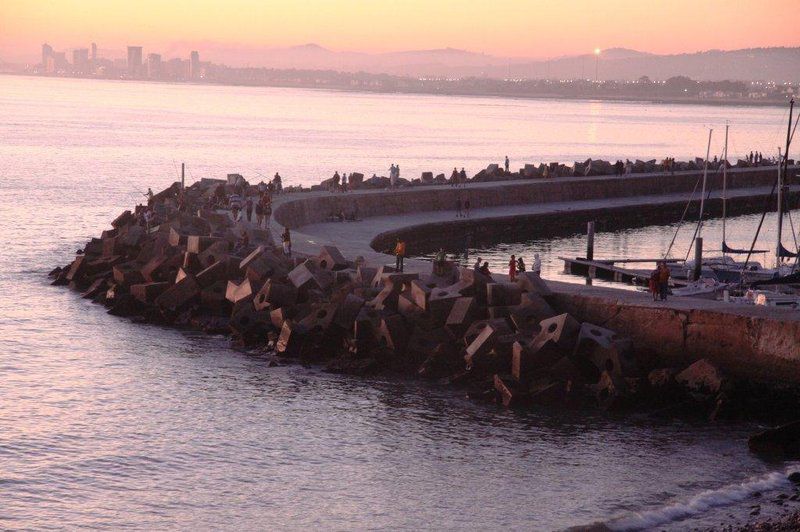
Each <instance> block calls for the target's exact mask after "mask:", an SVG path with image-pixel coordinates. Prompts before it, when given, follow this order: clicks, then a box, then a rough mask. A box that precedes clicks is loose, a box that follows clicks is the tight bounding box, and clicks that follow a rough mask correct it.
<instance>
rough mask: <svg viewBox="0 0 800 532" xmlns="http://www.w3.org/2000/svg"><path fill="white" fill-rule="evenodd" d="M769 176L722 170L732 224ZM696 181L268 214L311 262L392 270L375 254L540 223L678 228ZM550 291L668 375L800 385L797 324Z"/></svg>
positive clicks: (616, 180)
mask: <svg viewBox="0 0 800 532" xmlns="http://www.w3.org/2000/svg"><path fill="white" fill-rule="evenodd" d="M797 169H798V167H796V166H795V167H791V169H790V171H791V172H792V173H796V171H797ZM776 172H777V169H776V168H775V167H759V168H747V169H731V170H729V172H728V213H729V214H732V213H737V212H760V211H761V209H762V208H763V207H764V205H765V201H766V200H767V199H768V198H769V195H770V191H771V187H772V184H773V183H774V181H775V175H776ZM698 177H699V174H698V173H697V172H683V173H676V174H675V175H670V174H664V173H657V174H636V175H629V176H622V177H617V176H603V177H588V178H580V177H576V178H556V179H549V180H543V179H539V180H516V181H508V182H491V183H471V184H468V185H467V186H465V187H461V188H453V187H449V186H434V187H413V188H409V189H400V190H370V191H356V192H349V193H347V194H331V193H327V192H325V193H322V192H313V193H302V194H287V195H283V196H279V197H278V198H276V200H275V202H274V215H273V219H272V221H271V229H272V231H273V234H274V235H279V234H280V232H281V231H282V229H283V227H284V226H289V227H290V228H291V229H292V240H293V246H294V249H296V250H298V251H305V252H308V253H316V252H317V251H318V249H319V246H321V245H327V244H330V245H335V246H337V247H338V248H339V249H340V250H341V251H342V253H344V254H345V255H347V256H352V257H356V256H362V257H364V258H365V259H366V260H367V262H369V263H373V264H389V263H393V258H392V257H389V256H387V255H385V254H383V253H381V251H382V250H388V249H390V248H391V246H392V244H393V242H394V240H395V238H397V237H398V236H402V237H403V238H404V239H406V240H407V242H408V249H409V252H410V253H411V254H412V255H413V254H414V253H415V251H422V250H424V251H429V250H431V249H436V248H438V247H439V246H440V245H442V246H446V243H447V242H452V240H453V238H454V237H457V235H459V234H462V233H463V231H465V230H466V229H470V228H471V229H472V230H484V231H499V230H508V229H509V228H514V227H515V226H517V225H522V224H525V225H530V223H531V222H535V223H536V224H537V225H538V226H540V227H542V228H543V230H545V231H547V230H551V231H552V230H554V228H555V230H556V231H557V230H564V231H574V232H581V231H582V230H583V228H584V227H585V224H586V222H587V221H589V220H593V219H603V217H606V218H613V219H615V220H620V219H621V220H622V222H621V223H623V224H624V223H632V224H637V223H639V224H641V223H667V222H670V221H675V220H677V218H678V217H679V216H680V213H681V212H682V209H683V207H684V206H685V204H686V202H687V201H688V200H689V198H690V196H691V193H692V190H693V189H694V187H695V185H696V183H697V179H698ZM708 186H709V189H711V190H712V192H711V197H710V198H711V199H710V201H709V202H708V203H707V208H710V209H711V211H712V212H713V211H714V210H715V208H717V207H718V206H719V204H720V201H721V200H720V192H719V191H720V190H721V176H720V175H713V176H710V178H709V185H708ZM796 193H797V192H796V191H794V192H793V194H796ZM698 194H699V192H698ZM459 197H460V198H462V199H465V198H469V200H470V202H471V204H472V213H471V217H470V218H466V219H464V218H459V219H457V220H456V219H455V218H454V210H455V203H456V200H457V199H458V198H459ZM695 198H698V196H697V195H695ZM355 204H357V206H358V215H359V217H360V218H361V219H362V221H360V222H348V223H340V222H326V219H327V218H328V216H329V215H330V214H331V213H338V212H340V211H344V212H350V210H351V209H352V207H353V206H354V205H355ZM715 205H716V207H715ZM676 214H677V216H676ZM664 216H666V217H668V218H669V217H670V216H673V217H675V220H671V219H664ZM573 225H574V226H575V227H576V228H577V229H572V226H573ZM430 268H431V265H430V263H428V262H426V261H421V260H414V259H407V260H406V270H407V271H418V272H429V271H430ZM498 277H502V276H498ZM549 284H550V285H551V286H552V289H553V290H554V292H556V295H557V299H558V302H559V306H560V307H561V309H563V310H564V311H567V312H570V313H571V314H573V315H574V316H575V317H576V318H577V319H579V320H581V321H587V322H591V323H595V324H597V325H601V326H606V327H608V328H611V329H614V330H617V331H619V332H620V333H623V334H626V335H628V336H630V337H632V338H634V340H635V343H636V345H637V350H639V351H641V352H642V353H643V354H644V355H645V356H651V357H655V358H657V359H658V360H659V362H660V363H663V364H665V365H676V364H677V365H680V364H684V365H685V364H687V363H689V362H691V361H694V360H697V359H699V358H703V357H705V358H708V359H710V360H712V361H713V362H715V363H717V364H719V366H720V367H721V368H723V369H724V370H726V371H728V372H730V373H731V374H732V375H736V376H740V377H744V378H748V379H757V380H765V381H769V382H775V383H791V384H800V312H797V311H790V310H782V309H774V308H766V307H754V306H748V305H741V304H739V305H737V304H730V303H723V302H716V301H708V300H700V299H689V298H684V299H678V298H672V299H671V300H670V301H668V302H666V303H664V302H657V303H656V302H653V301H652V300H651V299H650V298H649V297H648V296H647V295H646V294H642V293H636V292H629V291H622V290H614V289H609V288H602V287H592V286H583V285H577V284H568V283H559V282H553V281H550V282H549Z"/></svg>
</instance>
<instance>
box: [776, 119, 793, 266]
mask: <svg viewBox="0 0 800 532" xmlns="http://www.w3.org/2000/svg"><path fill="white" fill-rule="evenodd" d="M789 123H791V117H790V118H789ZM777 239H778V242H777V243H776V245H775V267H776V268H777V267H778V266H780V265H781V248H782V247H783V159H782V155H781V148H780V146H778V236H777Z"/></svg>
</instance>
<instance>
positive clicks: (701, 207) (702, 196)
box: [697, 129, 714, 242]
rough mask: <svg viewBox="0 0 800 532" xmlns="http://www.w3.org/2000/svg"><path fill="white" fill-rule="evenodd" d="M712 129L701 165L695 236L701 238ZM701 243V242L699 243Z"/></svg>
mask: <svg viewBox="0 0 800 532" xmlns="http://www.w3.org/2000/svg"><path fill="white" fill-rule="evenodd" d="M713 132H714V130H713V129H709V130H708V147H707V148H706V161H705V163H703V192H702V193H701V194H700V221H698V222H697V223H698V227H697V236H698V237H702V236H703V213H704V209H705V206H706V181H708V157H709V155H711V134H712V133H713ZM701 242H702V241H701Z"/></svg>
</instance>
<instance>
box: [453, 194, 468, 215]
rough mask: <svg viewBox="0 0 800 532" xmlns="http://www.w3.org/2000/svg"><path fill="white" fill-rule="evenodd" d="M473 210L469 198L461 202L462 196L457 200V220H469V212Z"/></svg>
mask: <svg viewBox="0 0 800 532" xmlns="http://www.w3.org/2000/svg"><path fill="white" fill-rule="evenodd" d="M471 208H472V205H471V204H470V202H469V198H466V199H465V200H463V201H462V200H461V196H459V197H458V198H456V218H469V211H470V209H471Z"/></svg>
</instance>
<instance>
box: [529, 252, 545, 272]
mask: <svg viewBox="0 0 800 532" xmlns="http://www.w3.org/2000/svg"><path fill="white" fill-rule="evenodd" d="M531 272H533V273H535V274H536V275H538V276H540V277H541V275H542V259H541V258H539V254H538V253H534V254H533V265H532V266H531Z"/></svg>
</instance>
